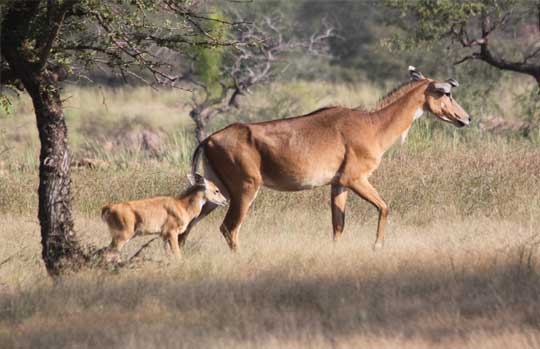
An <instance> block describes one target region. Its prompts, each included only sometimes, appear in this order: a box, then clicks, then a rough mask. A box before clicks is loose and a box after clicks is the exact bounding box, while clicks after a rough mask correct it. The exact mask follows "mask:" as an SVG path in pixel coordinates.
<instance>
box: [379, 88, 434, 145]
mask: <svg viewBox="0 0 540 349" xmlns="http://www.w3.org/2000/svg"><path fill="white" fill-rule="evenodd" d="M425 102H426V101H425V97H424V91H423V89H422V88H420V89H416V90H414V91H411V92H410V94H408V95H406V96H403V97H402V98H400V99H399V100H397V101H396V102H394V103H392V104H391V105H389V106H387V107H385V108H384V109H382V110H381V111H380V113H382V115H381V118H380V120H381V122H380V123H379V125H378V130H377V135H378V137H379V145H380V147H381V150H382V151H383V152H386V151H387V150H388V148H390V147H391V146H392V144H394V143H395V142H396V141H397V140H398V139H399V138H401V139H402V142H403V141H404V140H405V138H406V137H407V133H408V132H409V129H410V128H411V126H412V124H413V122H414V120H416V119H418V118H419V117H420V116H422V114H423V113H424V105H425Z"/></svg>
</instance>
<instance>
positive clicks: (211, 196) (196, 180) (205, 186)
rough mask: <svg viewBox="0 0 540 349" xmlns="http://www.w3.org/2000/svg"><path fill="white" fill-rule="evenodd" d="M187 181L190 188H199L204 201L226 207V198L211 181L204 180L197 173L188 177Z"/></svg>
mask: <svg viewBox="0 0 540 349" xmlns="http://www.w3.org/2000/svg"><path fill="white" fill-rule="evenodd" d="M188 179H189V182H190V183H191V185H192V186H194V187H200V188H201V191H202V193H203V195H204V198H205V200H206V201H209V202H211V203H213V204H216V205H219V206H225V205H227V203H228V200H227V198H226V197H225V196H224V195H223V193H222V192H221V190H219V188H218V187H217V186H216V185H215V184H214V183H213V182H212V181H210V180H208V179H206V178H204V177H203V176H201V175H199V174H197V173H195V174H194V175H191V174H190V175H188Z"/></svg>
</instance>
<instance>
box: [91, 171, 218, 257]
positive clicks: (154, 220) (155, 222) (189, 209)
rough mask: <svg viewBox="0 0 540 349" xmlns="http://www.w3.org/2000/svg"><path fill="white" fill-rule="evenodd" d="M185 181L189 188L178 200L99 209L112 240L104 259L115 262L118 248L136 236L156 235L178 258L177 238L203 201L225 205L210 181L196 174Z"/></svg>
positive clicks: (150, 200) (162, 199)
mask: <svg viewBox="0 0 540 349" xmlns="http://www.w3.org/2000/svg"><path fill="white" fill-rule="evenodd" d="M188 178H189V179H190V182H191V187H190V188H189V189H187V190H186V191H185V192H184V193H183V194H182V195H181V196H180V197H179V198H174V197H169V196H160V197H154V198H148V199H142V200H135V201H126V202H120V203H116V204H110V205H107V206H105V207H103V209H102V210H101V218H102V219H103V221H104V222H105V223H107V225H108V226H109V231H110V233H111V238H112V241H111V245H110V246H109V248H108V251H107V255H106V259H108V260H113V259H116V257H118V256H119V254H120V250H121V248H122V247H123V246H124V245H125V244H126V243H127V242H128V241H129V240H131V239H132V238H133V237H134V236H135V235H137V234H160V235H161V237H162V239H163V241H164V242H166V243H167V242H168V244H169V246H170V248H171V250H172V252H173V253H174V255H175V256H180V249H179V247H178V236H179V234H181V233H183V232H184V231H185V230H186V228H187V227H188V225H189V223H190V222H191V221H192V220H193V219H195V218H196V217H197V216H198V215H199V214H200V213H201V209H202V207H203V206H204V204H205V203H206V202H207V201H208V202H210V203H212V204H213V205H225V204H226V203H227V199H226V198H225V197H224V196H223V195H222V194H221V191H220V190H219V188H218V187H216V185H215V184H213V183H212V182H211V181H208V180H206V179H204V178H203V177H201V176H199V175H197V174H196V175H194V176H191V175H190V176H188ZM166 247H167V246H166V244H165V248H166Z"/></svg>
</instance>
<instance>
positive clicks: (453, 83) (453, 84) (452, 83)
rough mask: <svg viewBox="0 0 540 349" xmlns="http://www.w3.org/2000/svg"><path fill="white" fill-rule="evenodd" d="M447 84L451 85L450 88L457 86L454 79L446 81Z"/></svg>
mask: <svg viewBox="0 0 540 349" xmlns="http://www.w3.org/2000/svg"><path fill="white" fill-rule="evenodd" d="M446 82H447V83H449V84H450V85H452V87H458V86H459V82H457V80H456V79H448V80H446Z"/></svg>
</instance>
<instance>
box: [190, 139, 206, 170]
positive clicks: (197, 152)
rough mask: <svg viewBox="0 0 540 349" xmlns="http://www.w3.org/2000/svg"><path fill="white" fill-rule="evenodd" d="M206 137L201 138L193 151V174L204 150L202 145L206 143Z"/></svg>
mask: <svg viewBox="0 0 540 349" xmlns="http://www.w3.org/2000/svg"><path fill="white" fill-rule="evenodd" d="M207 140H208V138H207V139H205V140H203V141H202V142H201V143H199V145H198V146H197V148H196V149H195V152H194V153H193V158H192V159H191V175H192V176H195V174H196V173H197V167H199V163H200V162H201V154H202V152H203V151H204V146H205V145H206V142H207Z"/></svg>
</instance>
